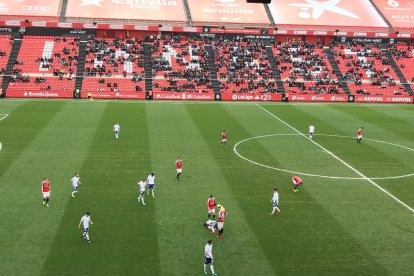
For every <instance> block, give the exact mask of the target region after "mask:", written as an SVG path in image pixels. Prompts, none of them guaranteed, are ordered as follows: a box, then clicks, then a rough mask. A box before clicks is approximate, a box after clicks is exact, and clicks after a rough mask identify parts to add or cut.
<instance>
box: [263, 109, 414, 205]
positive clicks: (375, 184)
mask: <svg viewBox="0 0 414 276" xmlns="http://www.w3.org/2000/svg"><path fill="white" fill-rule="evenodd" d="M257 106H258V107H259V108H260V109H262V110H263V111H265V112H266V113H267V114H269V115H270V116H272V117H273V118H275V119H277V120H278V121H279V122H281V123H282V124H284V125H286V126H287V127H289V128H290V129H292V130H293V131H295V132H296V133H298V134H299V135H301V136H303V137H304V138H305V139H307V140H309V141H310V142H312V143H313V144H314V145H316V146H317V147H319V148H320V149H322V150H323V151H325V152H326V153H328V154H329V155H330V156H332V157H333V158H335V159H336V160H338V161H339V162H340V163H342V164H343V165H345V166H346V167H348V168H349V169H350V170H352V171H353V172H355V173H356V174H357V175H359V176H360V177H361V178H363V179H364V180H366V181H368V182H369V183H370V184H372V185H374V186H375V187H377V188H378V189H379V190H380V191H382V192H383V193H385V194H386V195H388V196H389V197H391V198H392V199H394V200H395V201H396V202H398V203H399V204H401V205H402V206H404V207H405V208H407V209H408V210H409V211H411V212H412V213H414V209H413V208H411V207H410V206H408V205H407V204H406V203H404V202H402V201H401V200H400V199H398V198H397V197H396V196H394V195H393V194H391V193H390V192H388V191H387V190H386V189H384V188H383V187H381V186H380V185H378V184H377V183H375V182H374V181H373V180H372V179H370V178H368V177H366V176H365V175H364V174H363V173H361V172H360V171H358V170H357V169H355V168H354V167H352V166H351V165H349V164H348V163H347V162H345V161H344V160H342V159H341V158H339V157H338V156H336V155H335V154H334V153H332V152H331V151H330V150H328V149H326V148H325V147H324V146H322V145H321V144H319V143H317V142H315V141H314V140H310V139H309V138H308V137H307V136H306V135H305V134H303V133H302V132H300V131H299V130H297V129H296V128H295V127H293V126H291V125H290V124H289V123H287V122H285V121H284V120H282V119H280V118H279V117H278V116H276V115H275V114H273V113H272V112H270V111H269V110H267V109H266V108H264V107H262V106H260V105H259V104H257Z"/></svg>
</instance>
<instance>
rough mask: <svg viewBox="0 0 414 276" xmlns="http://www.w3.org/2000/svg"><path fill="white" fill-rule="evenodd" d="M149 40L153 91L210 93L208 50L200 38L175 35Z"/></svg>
mask: <svg viewBox="0 0 414 276" xmlns="http://www.w3.org/2000/svg"><path fill="white" fill-rule="evenodd" d="M152 43H153V45H154V46H153V49H154V51H153V54H152V66H153V68H152V75H153V78H154V79H153V91H154V92H160V91H169V92H212V84H211V73H210V68H209V66H208V53H207V52H206V51H205V49H204V43H203V41H202V40H196V39H189V38H186V37H182V36H179V35H175V36H172V38H171V39H168V40H166V39H162V40H155V41H153V42H152Z"/></svg>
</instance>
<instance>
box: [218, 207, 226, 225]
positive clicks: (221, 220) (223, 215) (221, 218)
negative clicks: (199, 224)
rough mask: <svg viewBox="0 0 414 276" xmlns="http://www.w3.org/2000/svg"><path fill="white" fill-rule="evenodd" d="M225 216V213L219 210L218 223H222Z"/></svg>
mask: <svg viewBox="0 0 414 276" xmlns="http://www.w3.org/2000/svg"><path fill="white" fill-rule="evenodd" d="M226 215H227V213H226V211H224V210H220V212H219V219H218V222H224V218H225V217H226Z"/></svg>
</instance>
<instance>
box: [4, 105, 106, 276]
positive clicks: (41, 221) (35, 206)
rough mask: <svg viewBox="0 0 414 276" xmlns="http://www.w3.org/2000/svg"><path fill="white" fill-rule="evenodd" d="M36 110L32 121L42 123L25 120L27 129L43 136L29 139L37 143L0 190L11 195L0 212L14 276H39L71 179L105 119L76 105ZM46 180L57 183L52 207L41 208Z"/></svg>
mask: <svg viewBox="0 0 414 276" xmlns="http://www.w3.org/2000/svg"><path fill="white" fill-rule="evenodd" d="M34 105H35V106H36V107H35V108H34V109H32V103H30V104H29V106H30V110H32V112H33V113H32V114H31V117H32V118H37V120H38V121H32V120H30V119H29V118H27V119H26V116H25V117H24V118H22V120H23V122H24V123H23V124H24V125H25V124H30V125H28V126H27V129H28V128H29V127H30V128H31V129H32V131H33V130H36V131H39V132H38V133H37V135H34V134H30V135H29V136H32V137H33V140H32V141H31V142H30V143H29V144H28V145H27V146H26V147H25V149H24V150H23V151H22V152H21V153H20V155H19V156H18V157H17V158H16V160H15V162H13V164H12V165H10V167H9V168H8V170H7V171H6V172H4V174H3V176H2V177H1V178H0V182H1V183H2V184H3V185H2V187H1V189H0V191H1V193H2V194H3V195H7V196H5V197H4V198H3V199H2V203H1V204H2V208H1V209H0V216H1V217H2V220H1V222H0V225H1V227H0V232H1V233H0V234H1V236H2V237H3V238H2V239H1V247H2V248H7V254H5V255H3V259H2V273H4V274H9V275H13V274H16V275H38V274H40V271H41V269H42V266H43V263H44V261H45V259H46V255H47V253H48V251H49V248H50V246H51V243H52V242H53V237H54V236H55V234H56V231H57V229H58V226H59V223H60V220H61V218H62V214H63V212H64V210H65V208H66V204H67V202H68V199H69V198H68V196H67V193H66V190H67V188H68V186H69V185H68V184H67V182H68V179H70V178H69V177H70V176H71V175H72V173H73V172H74V170H76V169H77V168H78V167H77V166H78V165H79V163H82V162H83V158H84V154H83V151H84V150H85V148H87V147H88V135H89V134H90V133H91V132H92V133H93V132H94V129H93V125H94V120H97V118H99V117H100V113H99V110H100V108H90V109H84V108H81V107H80V106H79V105H73V104H71V103H48V105H47V107H46V108H45V107H43V108H41V106H38V105H40V103H34ZM49 105H50V106H49ZM52 105H53V106H54V107H53V108H52V107H51V106H52ZM62 105H63V107H62ZM49 108H50V109H49ZM46 110H49V111H46ZM50 110H56V111H57V113H56V114H54V113H50ZM26 115H27V114H26ZM18 116H22V115H17V117H18ZM48 116H50V117H51V119H50V120H49V118H48ZM13 117H14V118H17V117H16V116H13ZM81 119H82V120H81ZM44 121H46V122H48V123H46V124H45V123H44ZM36 122H40V123H38V124H35V123H36ZM32 123H33V124H32ZM79 129H83V131H82V132H81V131H79ZM14 135H17V134H16V133H14ZM14 135H13V137H14ZM80 141H83V142H84V143H80ZM43 177H49V178H50V180H51V183H52V193H51V194H52V198H51V207H50V208H47V207H45V206H43V205H42V195H41V188H40V183H41V180H42V179H43ZM5 184H6V185H5ZM22 210H24V211H22ZM28 246H29V249H28ZM16 264H19V265H16Z"/></svg>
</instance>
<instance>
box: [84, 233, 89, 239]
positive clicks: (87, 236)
mask: <svg viewBox="0 0 414 276" xmlns="http://www.w3.org/2000/svg"><path fill="white" fill-rule="evenodd" d="M85 236H86V239H87V240H88V241H89V234H88V233H86V235H85Z"/></svg>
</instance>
